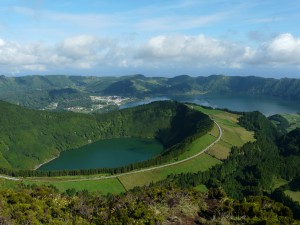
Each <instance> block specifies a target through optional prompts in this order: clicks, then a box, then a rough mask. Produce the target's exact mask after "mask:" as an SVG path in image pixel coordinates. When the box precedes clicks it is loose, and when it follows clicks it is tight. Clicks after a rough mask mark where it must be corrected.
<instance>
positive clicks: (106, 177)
mask: <svg viewBox="0 0 300 225" xmlns="http://www.w3.org/2000/svg"><path fill="white" fill-rule="evenodd" d="M214 123H215V124H216V125H217V127H218V129H219V136H218V138H217V139H216V140H215V141H214V142H213V143H211V144H210V145H209V146H207V147H206V148H205V149H203V150H202V151H201V152H198V153H197V154H195V155H192V156H190V157H188V158H186V159H182V160H179V161H176V162H172V163H168V164H164V165H160V166H154V167H150V168H145V169H141V170H136V171H130V172H126V173H120V174H116V175H110V176H101V177H91V178H81V179H70V180H69V179H68V180H60V181H59V182H70V181H73V182H75V181H88V180H104V179H111V178H117V177H121V176H125V175H130V174H136V173H142V172H146V171H151V170H156V169H161V168H165V167H169V166H174V165H177V164H180V163H183V162H186V161H189V160H191V159H194V158H196V157H198V156H199V155H201V154H203V153H205V152H206V151H208V150H209V149H210V148H211V147H212V146H214V145H215V144H216V143H218V142H219V141H220V140H221V138H222V135H223V132H222V129H221V127H220V125H219V124H218V123H217V122H216V121H214ZM0 178H3V179H7V180H22V178H16V177H10V176H3V175H0ZM32 181H45V182H47V180H44V179H43V180H40V179H32Z"/></svg>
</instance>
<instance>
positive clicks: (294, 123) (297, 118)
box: [280, 114, 300, 132]
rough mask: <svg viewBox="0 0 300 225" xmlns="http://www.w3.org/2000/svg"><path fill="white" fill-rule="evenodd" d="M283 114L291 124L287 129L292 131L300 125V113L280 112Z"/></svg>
mask: <svg viewBox="0 0 300 225" xmlns="http://www.w3.org/2000/svg"><path fill="white" fill-rule="evenodd" d="M280 115H281V116H283V117H284V118H285V119H286V120H287V121H288V122H289V124H290V126H289V128H288V129H287V131H288V132H289V131H292V130H294V129H296V128H298V127H300V114H280Z"/></svg>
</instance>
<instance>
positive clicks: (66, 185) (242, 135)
mask: <svg viewBox="0 0 300 225" xmlns="http://www.w3.org/2000/svg"><path fill="white" fill-rule="evenodd" d="M193 107H194V108H195V109H197V110H199V111H202V112H204V113H206V114H208V115H210V116H211V117H212V118H213V119H214V120H216V122H218V124H219V125H220V126H221V128H222V130H223V136H222V139H221V140H220V142H219V143H217V144H216V145H215V146H213V147H212V148H211V149H210V150H209V151H208V152H207V153H208V154H207V153H204V154H201V155H199V156H198V157H196V158H193V159H191V160H189V161H185V162H183V163H180V164H177V165H173V166H170V167H164V168H159V169H155V170H151V171H145V172H141V173H135V174H128V175H122V176H120V177H119V178H109V179H102V180H89V181H80V180H78V181H68V179H69V180H70V179H72V180H74V179H80V178H88V177H89V178H93V177H100V176H105V175H104V174H101V175H92V176H78V177H57V178H50V179H49V178H41V179H40V178H38V179H39V180H38V181H35V180H33V179H32V178H28V179H26V180H25V181H24V183H25V184H33V183H35V184H38V185H40V184H45V185H50V184H52V185H54V186H56V187H57V188H58V189H59V190H61V191H65V190H67V189H71V188H75V189H76V190H84V189H85V190H88V191H91V192H100V193H102V194H107V193H121V192H124V191H125V190H129V189H132V188H134V187H135V186H143V185H147V184H150V183H151V182H157V181H160V180H163V179H165V178H167V176H168V175H170V174H180V173H187V172H192V173H193V172H198V171H205V170H208V169H209V168H211V167H212V166H214V165H216V164H219V163H222V161H220V160H222V159H225V158H227V157H228V155H229V153H230V149H231V147H232V146H234V145H235V146H240V145H242V144H244V143H246V142H248V141H254V138H253V132H249V131H247V130H245V129H244V128H242V127H241V126H239V125H238V124H237V122H238V117H239V115H235V114H232V113H228V112H224V111H221V110H214V109H205V108H203V107H200V106H193ZM218 135H219V131H218V128H217V126H216V125H215V126H214V128H213V129H212V131H211V132H209V133H208V134H206V135H204V136H203V137H201V138H199V139H197V140H195V141H194V142H193V143H192V144H191V146H190V148H189V150H188V151H186V152H185V153H184V154H182V155H181V156H179V157H177V158H176V159H174V160H172V161H178V160H181V159H185V158H188V157H189V156H192V155H195V154H196V153H198V152H199V151H201V150H202V149H204V148H205V147H207V146H208V145H209V144H210V143H212V142H213V141H214V140H215V139H216V138H217V137H218ZM172 161H171V162H172ZM35 179H36V178H35ZM8 182H14V181H8ZM0 184H1V183H0ZM5 185H6V186H9V185H13V184H10V183H7V184H5ZM200 189H201V190H206V189H205V187H203V186H199V190H200Z"/></svg>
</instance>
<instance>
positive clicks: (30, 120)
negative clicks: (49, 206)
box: [0, 101, 212, 169]
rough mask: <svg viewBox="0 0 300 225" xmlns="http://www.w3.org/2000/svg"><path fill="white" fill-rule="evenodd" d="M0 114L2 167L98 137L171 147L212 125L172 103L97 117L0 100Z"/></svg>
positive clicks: (29, 162)
mask: <svg viewBox="0 0 300 225" xmlns="http://www.w3.org/2000/svg"><path fill="white" fill-rule="evenodd" d="M0 115H1V117H0V124H1V126H0V160H1V158H2V160H3V161H6V163H5V164H4V165H1V166H2V167H4V166H5V165H6V167H12V168H18V169H30V168H33V167H34V166H35V165H37V164H39V163H41V162H43V161H45V160H46V159H49V158H52V157H53V156H56V155H58V154H59V152H61V151H64V150H67V149H72V148H76V147H79V146H82V145H85V144H87V143H89V142H92V141H97V140H100V139H107V138H115V137H142V138H157V139H158V140H162V142H163V144H164V145H165V146H166V147H170V146H172V145H174V144H176V143H178V142H180V141H182V140H183V139H185V138H186V137H187V136H189V135H191V133H192V132H198V131H201V129H203V130H205V129H210V126H211V125H212V122H211V121H210V119H209V117H208V116H206V115H204V114H202V113H199V112H197V111H194V110H192V109H189V108H188V107H187V106H185V105H183V104H179V103H176V102H171V101H165V102H154V103H151V104H149V105H143V106H139V107H135V108H130V109H124V110H121V111H114V112H111V113H106V114H101V115H99V114H98V115H85V114H76V113H54V112H47V111H41V110H32V109H26V108H23V107H20V106H16V105H12V104H9V103H6V102H2V101H0ZM178 119H180V120H181V122H179V121H178ZM201 124H204V125H205V126H203V125H202V126H201ZM161 131H165V132H163V135H162V132H161ZM170 131H172V132H170ZM1 155H2V157H1Z"/></svg>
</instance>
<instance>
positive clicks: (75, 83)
mask: <svg viewBox="0 0 300 225" xmlns="http://www.w3.org/2000/svg"><path fill="white" fill-rule="evenodd" d="M299 89H300V80H299V79H292V78H282V79H273V78H261V77H255V76H248V77H239V76H224V75H212V76H208V77H202V76H199V77H190V76H187V75H181V76H177V77H173V78H166V77H145V76H143V75H133V76H121V77H86V76H62V75H60V76H54V75H53V76H24V77H5V76H0V99H2V100H5V101H9V102H12V103H15V104H20V105H23V106H27V107H31V108H36V109H41V108H43V109H45V108H47V107H48V106H49V104H52V103H57V104H58V105H57V108H56V110H63V109H65V108H67V107H70V106H87V105H88V106H91V105H92V102H91V99H90V96H93V95H96V96H99V95H118V96H128V97H134V98H137V97H138V98H144V97H151V96H174V95H191V94H204V93H212V94H228V95H232V94H233V95H236V94H239V95H246V96H268V97H279V98H287V99H293V100H299V99H300V92H299Z"/></svg>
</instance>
